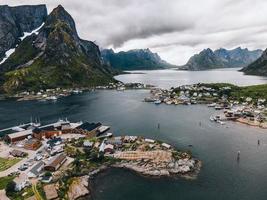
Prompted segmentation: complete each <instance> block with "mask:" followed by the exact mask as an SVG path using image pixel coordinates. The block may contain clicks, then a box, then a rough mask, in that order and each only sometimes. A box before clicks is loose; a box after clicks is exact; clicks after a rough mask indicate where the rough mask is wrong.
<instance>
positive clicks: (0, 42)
mask: <svg viewBox="0 0 267 200" xmlns="http://www.w3.org/2000/svg"><path fill="white" fill-rule="evenodd" d="M46 17H47V10H46V6H45V5H36V6H17V7H9V6H6V5H4V6H0V61H1V60H2V58H3V57H4V56H5V52H6V51H7V50H9V49H10V48H14V47H15V45H16V44H18V43H19V37H21V36H23V33H24V32H31V31H32V30H34V29H36V28H37V27H39V26H40V25H41V24H42V23H43V22H44V20H45V18H46Z"/></svg>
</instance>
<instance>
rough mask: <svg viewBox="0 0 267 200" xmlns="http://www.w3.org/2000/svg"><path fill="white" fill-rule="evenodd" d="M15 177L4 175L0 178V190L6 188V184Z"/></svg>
mask: <svg viewBox="0 0 267 200" xmlns="http://www.w3.org/2000/svg"><path fill="white" fill-rule="evenodd" d="M14 178H15V176H6V177H1V178H0V190H3V189H5V188H6V185H7V184H8V183H9V182H10V181H12V180H13V179H14Z"/></svg>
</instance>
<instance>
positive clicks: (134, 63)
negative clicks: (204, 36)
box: [101, 49, 174, 70]
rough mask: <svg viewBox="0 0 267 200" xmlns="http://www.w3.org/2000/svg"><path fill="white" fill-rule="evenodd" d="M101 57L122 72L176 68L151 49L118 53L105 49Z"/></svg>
mask: <svg viewBox="0 0 267 200" xmlns="http://www.w3.org/2000/svg"><path fill="white" fill-rule="evenodd" d="M101 55H102V57H103V60H104V61H105V62H106V63H108V64H109V65H110V66H112V67H113V68H116V69H120V70H153V69H164V68H169V67H174V66H173V65H171V64H169V63H167V62H166V61H164V60H162V59H161V58H160V57H159V55H158V54H157V53H153V52H151V51H150V49H135V50H130V51H121V52H118V53H115V52H114V51H113V50H112V49H104V50H102V51H101Z"/></svg>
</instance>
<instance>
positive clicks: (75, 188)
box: [67, 176, 90, 200]
mask: <svg viewBox="0 0 267 200" xmlns="http://www.w3.org/2000/svg"><path fill="white" fill-rule="evenodd" d="M88 179H89V176H82V177H77V178H73V180H72V183H71V185H70V187H69V190H68V193H67V195H68V198H69V200H75V199H78V198H79V197H83V196H86V195H88V194H90V191H89V189H88V186H89V182H88Z"/></svg>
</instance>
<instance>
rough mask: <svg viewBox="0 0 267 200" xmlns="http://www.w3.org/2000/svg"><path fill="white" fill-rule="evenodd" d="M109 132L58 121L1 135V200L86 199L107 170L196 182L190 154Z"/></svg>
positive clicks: (197, 166)
mask: <svg viewBox="0 0 267 200" xmlns="http://www.w3.org/2000/svg"><path fill="white" fill-rule="evenodd" d="M109 129H110V127H109V126H105V125H102V124H101V123H88V122H84V123H83V122H77V123H73V122H69V121H67V120H60V121H58V122H56V123H52V124H48V125H41V124H39V123H29V124H24V125H21V126H17V127H11V128H7V129H5V130H2V132H3V131H9V132H12V133H10V134H6V135H5V136H4V137H3V138H2V142H1V143H0V147H1V151H0V159H2V160H3V162H2V163H3V164H1V166H0V182H1V184H0V190H3V191H4V192H2V194H3V195H4V196H8V198H10V199H11V200H13V199H17V198H18V197H19V196H23V197H21V198H20V199H28V198H29V197H31V198H38V199H54V198H59V199H70V200H74V199H77V198H79V197H81V196H85V195H90V192H91V191H90V183H89V179H92V178H93V177H94V176H95V175H96V174H97V173H99V172H101V171H103V170H105V169H108V168H111V167H116V168H126V169H129V170H132V171H134V172H136V173H138V174H140V175H144V176H150V177H162V176H167V177H173V176H178V177H184V178H187V179H195V178H196V177H197V175H198V173H199V171H200V168H201V161H199V160H198V159H195V158H193V157H192V155H191V153H190V152H189V151H181V150H177V149H175V148H174V147H173V146H171V145H170V144H167V143H164V142H161V141H157V140H153V139H149V138H144V137H141V136H128V135H124V136H113V134H112V133H109V132H107V131H108V130H109ZM2 165H3V166H2Z"/></svg>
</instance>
